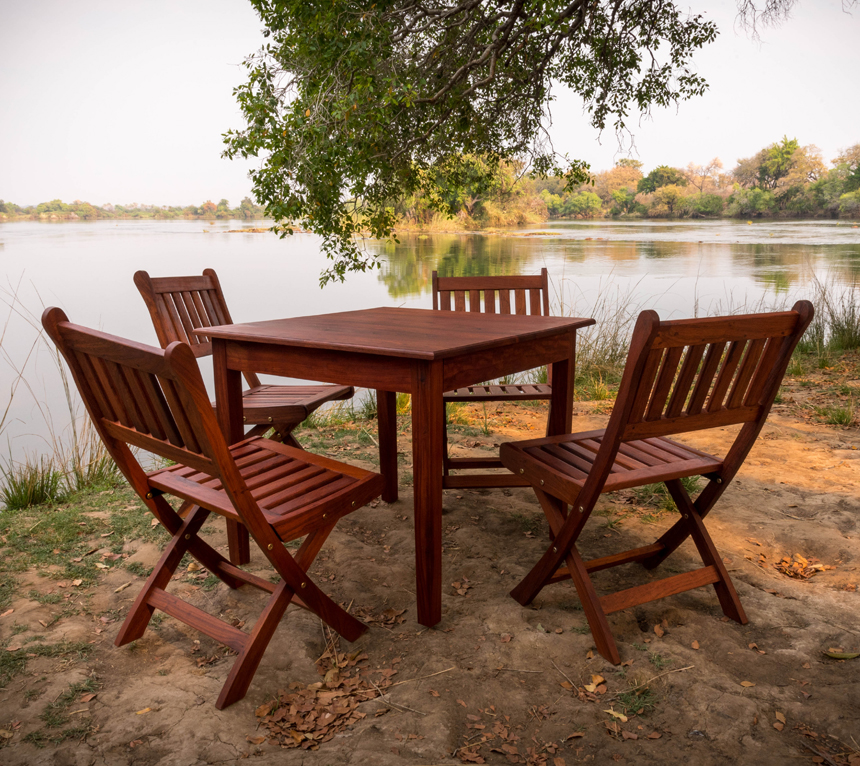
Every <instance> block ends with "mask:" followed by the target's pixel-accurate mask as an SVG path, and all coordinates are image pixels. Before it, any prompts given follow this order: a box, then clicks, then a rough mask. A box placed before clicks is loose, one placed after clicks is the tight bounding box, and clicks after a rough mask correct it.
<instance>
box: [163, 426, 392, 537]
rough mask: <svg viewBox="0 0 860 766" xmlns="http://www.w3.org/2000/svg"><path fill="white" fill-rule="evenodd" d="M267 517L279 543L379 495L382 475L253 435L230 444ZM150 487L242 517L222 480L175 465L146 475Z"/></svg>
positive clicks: (227, 515)
mask: <svg viewBox="0 0 860 766" xmlns="http://www.w3.org/2000/svg"><path fill="white" fill-rule="evenodd" d="M230 452H231V454H232V455H233V459H234V460H235V461H236V466H237V467H238V468H239V472H240V473H241V475H242V478H243V479H244V481H245V483H246V484H247V486H248V488H249V489H250V490H251V494H252V495H253V497H254V499H255V500H256V501H257V503H258V505H259V506H260V509H261V510H262V512H263V515H264V517H265V519H266V521H268V522H269V524H271V525H272V527H274V529H275V531H276V532H277V533H278V535H279V536H280V538H281V539H282V540H283V541H285V542H286V541H288V540H294V539H296V538H298V537H301V536H303V535H305V534H307V533H309V532H310V531H312V530H313V529H316V528H317V527H319V519H320V516H321V515H322V518H324V519H327V520H330V523H331V524H334V522H335V520H336V519H338V518H340V517H341V516H344V515H346V514H347V513H349V512H350V511H352V510H355V508H359V507H361V506H362V505H364V504H365V503H368V502H370V500H372V499H373V498H374V497H378V496H379V495H380V494H381V493H382V477H381V476H380V475H379V474H375V473H371V472H370V471H365V470H363V469H361V468H355V467H353V466H347V465H344V464H343V463H337V462H335V461H333V460H329V459H328V458H325V457H322V456H320V455H313V454H310V453H308V452H305V451H304V450H301V449H296V448H294V447H288V446H286V445H284V444H281V443H280V442H273V441H271V440H270V439H262V438H259V437H255V438H252V439H246V440H245V441H242V442H239V443H238V444H235V445H233V446H232V447H230ZM147 479H148V481H149V485H150V486H151V487H154V488H155V489H158V490H161V491H163V492H169V493H170V494H172V495H176V496H177V497H181V498H182V499H183V500H189V501H191V502H193V503H196V504H198V505H200V506H202V507H203V508H206V509H208V510H210V511H214V512H215V513H218V514H220V515H222V516H225V517H227V518H229V519H233V520H235V521H241V520H240V519H239V516H238V514H237V513H236V511H235V508H234V506H233V503H231V502H230V498H229V496H228V495H227V492H226V491H225V490H224V486H223V485H222V483H221V480H220V479H218V478H217V477H214V476H211V475H210V474H207V473H203V472H201V471H198V470H196V469H194V468H190V467H188V466H185V465H182V464H179V463H177V464H176V465H172V466H170V467H168V468H163V469H161V470H158V471H153V472H151V473H149V474H147Z"/></svg>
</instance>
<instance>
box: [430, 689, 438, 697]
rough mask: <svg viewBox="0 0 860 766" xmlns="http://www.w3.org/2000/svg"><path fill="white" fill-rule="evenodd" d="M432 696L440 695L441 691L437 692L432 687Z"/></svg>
mask: <svg viewBox="0 0 860 766" xmlns="http://www.w3.org/2000/svg"><path fill="white" fill-rule="evenodd" d="M430 696H431V697H438V696H439V692H437V691H436V690H435V689H431V690H430Z"/></svg>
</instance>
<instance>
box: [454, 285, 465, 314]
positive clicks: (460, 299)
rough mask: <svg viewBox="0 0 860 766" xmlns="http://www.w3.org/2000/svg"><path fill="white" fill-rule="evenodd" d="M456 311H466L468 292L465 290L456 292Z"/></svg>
mask: <svg viewBox="0 0 860 766" xmlns="http://www.w3.org/2000/svg"><path fill="white" fill-rule="evenodd" d="M453 293H454V311H465V310H466V292H465V291H464V290H454V291H453Z"/></svg>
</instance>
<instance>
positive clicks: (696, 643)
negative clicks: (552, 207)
mask: <svg viewBox="0 0 860 766" xmlns="http://www.w3.org/2000/svg"><path fill="white" fill-rule="evenodd" d="M690 646H692V647H693V649H698V648H699V642H698V641H693V643H692V644H690Z"/></svg>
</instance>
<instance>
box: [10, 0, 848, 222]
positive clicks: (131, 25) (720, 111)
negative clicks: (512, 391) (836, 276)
mask: <svg viewBox="0 0 860 766" xmlns="http://www.w3.org/2000/svg"><path fill="white" fill-rule="evenodd" d="M706 7H707V14H708V16H709V17H710V18H712V19H713V20H715V21H716V22H717V24H718V26H719V28H720V36H719V37H718V39H717V41H716V42H715V43H714V44H713V45H711V46H709V47H708V48H706V49H704V50H703V51H701V52H699V54H697V56H696V64H697V69H698V71H699V72H700V73H701V74H702V75H704V76H705V78H706V79H707V80H708V82H709V83H710V86H711V87H710V90H709V91H708V92H707V93H706V94H705V96H703V97H701V98H699V99H695V100H693V101H690V102H685V103H682V104H681V105H680V107H679V108H678V109H677V110H674V109H673V110H662V111H660V112H655V114H654V115H653V116H652V118H651V119H650V120H645V121H643V122H641V124H639V123H638V121H636V120H633V121H632V122H631V124H632V125H634V129H633V132H634V134H635V143H636V153H635V154H634V155H633V156H635V157H637V158H638V159H640V160H641V161H642V162H643V163H644V165H645V170H646V172H647V171H648V170H650V169H652V168H654V167H656V166H657V165H662V164H667V165H675V166H679V167H683V166H685V165H686V164H687V163H689V162H696V163H699V164H701V163H704V162H706V161H708V160H710V159H711V158H712V157H720V158H721V159H722V161H723V163H724V165H725V167H726V168H727V169H731V168H732V167H734V165H735V162H736V161H737V159H738V158H740V157H747V156H750V155H751V154H754V153H755V152H757V151H758V150H759V149H761V148H762V147H763V146H766V145H767V144H770V143H772V142H774V141H777V140H779V139H780V138H781V137H782V136H783V135H784V134H785V135H788V137H789V138H797V139H798V141H800V143H801V144H803V145H806V144H816V145H817V146H818V147H819V148H820V149H821V150H822V153H823V156H824V159H825V161H828V162H829V161H830V160H831V159H832V158H833V157H834V156H835V155H836V153H837V152H838V151H839V150H840V149H842V148H845V147H848V146H850V145H852V144H855V143H860V87H858V72H860V8H856V9H855V10H854V13H853V15H852V14H848V13H845V12H844V11H843V10H842V5H841V3H840V1H839V0H805V1H804V0H802V2H801V3H800V4H799V5H798V7H797V9H796V10H795V12H794V14H793V18H792V19H790V20H789V21H788V22H786V23H784V24H783V25H782V26H781V27H779V28H776V29H767V30H764V31H763V33H762V41H761V42H760V43H759V42H756V41H754V40H751V39H750V38H749V37H748V36H747V34H746V33H745V32H743V31H742V30H736V29H735V23H734V17H735V4H734V2H733V1H732V0H718V1H717V2H709V3H705V2H701V1H700V2H699V3H698V7H696V6H693V10H694V11H699V10H701V9H704V8H706ZM260 29H261V24H260V22H259V20H258V19H257V16H256V14H255V12H254V10H253V8H252V7H251V5H250V3H247V2H244V1H243V0H207V1H206V2H202V0H181V1H180V2H177V1H176V0H173V2H165V0H148V1H147V2H146V3H128V2H123V1H122V0H120V2H116V0H113V2H106V1H105V0H87V1H86V2H81V3H71V2H68V0H65V1H63V0H27V2H23V3H22V2H20V0H0V99H2V101H0V103H2V118H0V199H4V200H7V201H12V202H16V203H18V204H21V205H29V204H35V203H38V202H43V201H47V200H50V199H54V198H60V199H62V200H64V201H66V202H70V201H72V200H74V199H81V200H86V201H88V202H91V203H93V204H97V205H101V204H104V203H106V202H112V203H114V204H117V203H119V204H126V203H130V202H143V203H151V204H160V205H161V204H168V205H188V204H200V203H201V202H203V201H204V200H206V199H213V200H215V201H217V200H218V199H220V198H221V197H226V198H227V199H228V200H229V201H230V203H231V204H233V205H236V204H238V203H239V201H240V200H241V199H242V197H244V196H246V195H249V194H250V192H251V183H250V181H249V180H248V178H247V171H248V165H247V164H246V163H245V162H244V161H242V160H234V161H232V162H231V161H229V160H224V159H221V157H220V155H221V151H222V142H221V134H222V133H224V132H225V131H226V130H227V129H229V128H231V127H241V116H240V114H239V111H238V108H237V107H236V105H235V102H234V99H233V96H232V89H233V88H234V87H235V86H236V85H238V84H239V83H241V82H242V80H243V78H244V69H243V68H242V67H241V66H240V64H241V62H242V60H243V58H244V57H245V56H246V55H248V54H250V53H252V52H253V51H255V50H256V49H257V48H258V47H259V44H260V43H261V42H262V36H261V34H260ZM557 96H558V101H557V102H556V103H555V105H554V106H553V117H554V125H553V127H552V128H551V133H552V136H553V140H554V143H555V147H556V149H557V150H559V151H561V152H567V153H569V154H570V156H571V157H578V158H582V159H585V160H586V161H588V162H590V163H591V164H592V168H593V169H594V170H603V169H607V168H609V167H611V166H612V164H613V162H614V160H615V158H616V157H618V156H625V155H624V154H621V155H619V154H618V152H617V141H616V138H615V136H614V134H612V133H605V134H604V135H603V136H602V138H601V139H600V140H598V136H597V135H596V132H595V131H594V130H593V129H592V128H591V127H590V126H589V124H588V120H587V118H586V117H584V116H583V115H582V111H581V105H580V104H579V103H578V102H577V100H576V98H575V97H573V96H572V95H571V94H569V93H564V92H562V91H561V90H559V91H558V92H557Z"/></svg>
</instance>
